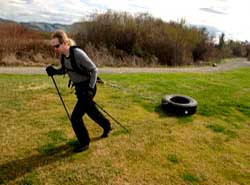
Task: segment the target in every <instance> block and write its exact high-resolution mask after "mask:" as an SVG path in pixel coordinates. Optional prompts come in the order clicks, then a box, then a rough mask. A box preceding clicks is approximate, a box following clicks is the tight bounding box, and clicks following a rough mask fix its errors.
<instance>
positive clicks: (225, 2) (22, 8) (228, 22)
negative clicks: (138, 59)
mask: <svg viewBox="0 0 250 185" xmlns="http://www.w3.org/2000/svg"><path fill="white" fill-rule="evenodd" d="M107 9H111V10H115V11H127V12H131V13H138V12H143V13H145V12H147V13H150V14H151V15H152V16H154V17H157V18H161V19H163V20H164V21H169V20H173V21H180V20H181V19H183V18H184V19H185V20H186V22H187V23H189V24H194V25H206V26H211V27H215V28H217V29H219V30H220V31H222V32H224V33H225V34H226V36H227V38H230V39H234V40H241V41H245V40H248V41H250V21H249V20H248V19H249V18H250V11H249V9H250V0H1V1H0V18H4V19H10V20H15V21H18V22H28V21H35V22H49V23H63V24H71V23H73V22H77V21H80V20H82V18H83V17H85V16H87V15H89V14H91V13H93V12H104V11H106V10H107Z"/></svg>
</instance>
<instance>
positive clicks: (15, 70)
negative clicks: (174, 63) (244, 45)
mask: <svg viewBox="0 0 250 185" xmlns="http://www.w3.org/2000/svg"><path fill="white" fill-rule="evenodd" d="M241 67H250V61H247V60H246V59H236V60H234V61H228V62H225V63H222V64H219V65H217V66H216V67H213V66H203V67H193V66H192V67H165V68H164V67H161V68H133V67H130V68H128V67H121V68H114V67H112V68H111V67H110V68H109V67H105V68H99V73H171V72H174V73H176V72H187V73H188V72H197V73H204V72H220V71H228V70H232V69H236V68H241ZM0 74H46V72H45V68H44V67H0Z"/></svg>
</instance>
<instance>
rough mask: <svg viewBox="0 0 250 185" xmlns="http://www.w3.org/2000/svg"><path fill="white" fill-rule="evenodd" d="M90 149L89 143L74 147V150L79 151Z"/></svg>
mask: <svg viewBox="0 0 250 185" xmlns="http://www.w3.org/2000/svg"><path fill="white" fill-rule="evenodd" d="M88 149H89V145H84V146H77V147H75V148H74V150H73V152H74V153H79V152H83V151H85V150H88Z"/></svg>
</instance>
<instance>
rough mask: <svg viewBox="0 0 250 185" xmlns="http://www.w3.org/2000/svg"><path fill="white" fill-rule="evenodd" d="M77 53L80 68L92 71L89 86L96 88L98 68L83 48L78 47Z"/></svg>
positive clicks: (76, 57)
mask: <svg viewBox="0 0 250 185" xmlns="http://www.w3.org/2000/svg"><path fill="white" fill-rule="evenodd" d="M74 54H75V59H76V63H77V64H76V65H79V67H80V68H82V69H83V71H84V69H85V70H87V71H88V72H90V82H89V87H90V88H91V89H94V87H95V84H96V80H97V73H98V69H97V67H96V65H95V64H94V62H93V61H92V60H91V59H90V58H89V57H88V55H87V54H86V53H85V52H84V51H83V50H81V49H77V50H76V52H75V53H74Z"/></svg>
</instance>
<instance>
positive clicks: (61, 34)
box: [51, 30, 76, 46]
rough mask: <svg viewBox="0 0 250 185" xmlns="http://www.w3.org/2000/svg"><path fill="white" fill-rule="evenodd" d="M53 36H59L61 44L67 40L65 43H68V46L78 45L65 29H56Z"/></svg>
mask: <svg viewBox="0 0 250 185" xmlns="http://www.w3.org/2000/svg"><path fill="white" fill-rule="evenodd" d="M51 38H52V39H54V38H57V39H58V41H59V43H60V44H62V43H64V42H65V43H67V44H68V46H74V45H76V43H75V41H74V40H73V39H71V38H69V37H68V35H67V34H66V33H65V31H63V30H57V31H55V32H54V33H53V34H52V35H51Z"/></svg>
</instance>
